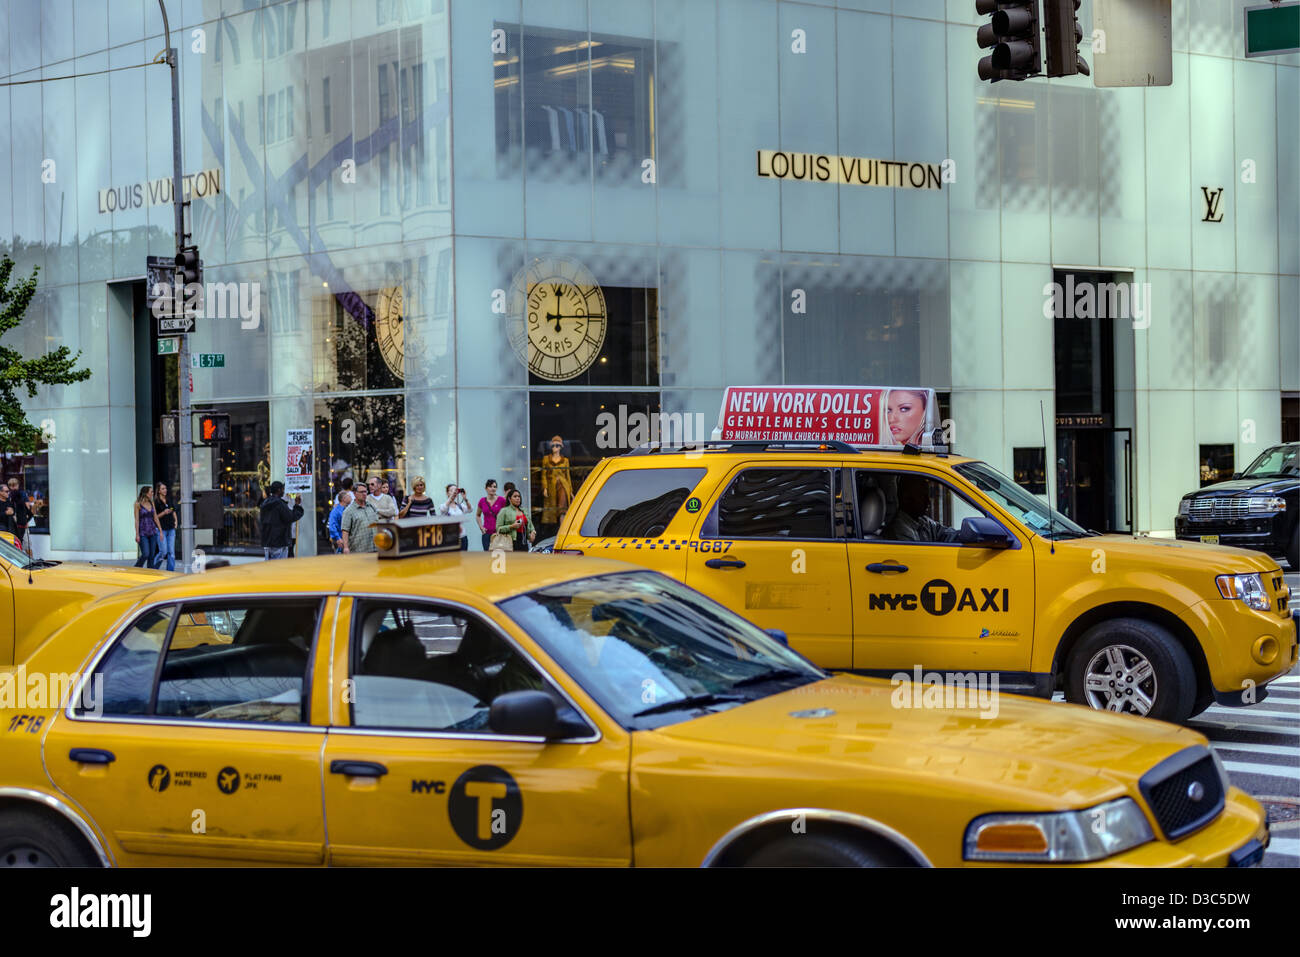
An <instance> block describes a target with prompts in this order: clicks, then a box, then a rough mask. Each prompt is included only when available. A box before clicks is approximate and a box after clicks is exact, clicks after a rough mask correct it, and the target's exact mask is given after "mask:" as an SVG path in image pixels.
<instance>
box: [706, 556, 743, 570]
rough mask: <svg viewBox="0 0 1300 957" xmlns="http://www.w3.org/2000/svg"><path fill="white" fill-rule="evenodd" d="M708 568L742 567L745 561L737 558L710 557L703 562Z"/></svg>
mask: <svg viewBox="0 0 1300 957" xmlns="http://www.w3.org/2000/svg"><path fill="white" fill-rule="evenodd" d="M704 564H705V566H706V567H708V568H744V567H745V563H744V562H742V561H741V560H740V559H738V558H710V559H709V560H708V561H707V562H705V563H704Z"/></svg>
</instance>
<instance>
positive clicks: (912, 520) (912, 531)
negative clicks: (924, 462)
mask: <svg viewBox="0 0 1300 957" xmlns="http://www.w3.org/2000/svg"><path fill="white" fill-rule="evenodd" d="M929 510H930V483H929V481H928V480H927V479H926V478H925V477H924V476H921V475H903V476H900V477H899V479H898V514H897V515H895V516H894V519H893V521H891V522H890V523H889V525H888V527H887V528H886V529H885V535H886V536H887V537H888V538H891V539H893V540H894V541H898V542H955V541H957V540H958V537H957V530H956V529H953V528H949V527H948V526H947V525H944V524H943V523H941V522H936V521H935V520H934V519H932V518H930V516H928V515H926V514H925V513H926V512H928V511H929Z"/></svg>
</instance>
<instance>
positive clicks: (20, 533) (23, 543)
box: [7, 476, 32, 549]
mask: <svg viewBox="0 0 1300 957" xmlns="http://www.w3.org/2000/svg"><path fill="white" fill-rule="evenodd" d="M7 485H8V488H9V502H10V504H11V505H12V506H13V510H14V524H15V525H16V526H17V527H16V529H15V531H14V537H15V538H17V539H18V547H19V548H22V549H27V548H28V545H29V542H28V540H27V526H28V525H29V524H30V523H31V520H32V504H31V502H29V501H28V500H27V493H26V492H24V491H23V490H22V489H21V488H20V487H19V482H18V477H17V476H13V477H11V478H10V479H9V481H8V483H7Z"/></svg>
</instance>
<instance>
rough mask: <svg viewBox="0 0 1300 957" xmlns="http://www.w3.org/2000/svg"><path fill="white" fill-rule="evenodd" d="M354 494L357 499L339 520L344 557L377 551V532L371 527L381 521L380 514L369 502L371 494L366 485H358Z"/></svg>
mask: <svg viewBox="0 0 1300 957" xmlns="http://www.w3.org/2000/svg"><path fill="white" fill-rule="evenodd" d="M354 492H355V495H356V497H355V498H353V499H352V504H351V505H349V506H348V507H347V508H345V509H344V510H343V517H342V518H341V519H339V540H340V541H341V542H342V543H343V554H344V555H351V554H353V553H354V552H373V551H374V550H375V530H374V529H373V528H371V527H370V526H371V524H372V523H374V522H377V521H379V514H378V513H377V512H376V511H375V506H374V505H372V504H371V503H370V501H369V499H370V493H369V489H368V488H367V487H366V486H365V485H358V486H357V487H356V488H355V489H354Z"/></svg>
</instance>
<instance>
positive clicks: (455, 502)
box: [438, 482, 474, 552]
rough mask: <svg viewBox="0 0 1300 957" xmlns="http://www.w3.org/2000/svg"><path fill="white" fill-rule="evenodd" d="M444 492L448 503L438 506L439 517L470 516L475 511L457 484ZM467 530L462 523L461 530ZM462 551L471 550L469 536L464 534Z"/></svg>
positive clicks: (454, 483)
mask: <svg viewBox="0 0 1300 957" xmlns="http://www.w3.org/2000/svg"><path fill="white" fill-rule="evenodd" d="M443 491H444V492H445V493H446V494H447V501H445V502H443V503H442V504H441V505H439V506H438V514H439V515H468V514H469V513H470V512H472V511H474V510H473V509H472V508H471V507H470V504H469V499H467V498H466V497H465V490H464V489H463V488H461V487H460V485H459V484H458V483H456V482H452V483H451V484H450V485H448V486H447V487H446V488H445V489H443ZM464 528H465V525H464V523H463V522H462V523H461V530H462V531H463V530H464ZM460 550H461V551H462V552H464V551H468V550H469V536H468V535H464V534H462V535H461V536H460Z"/></svg>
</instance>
